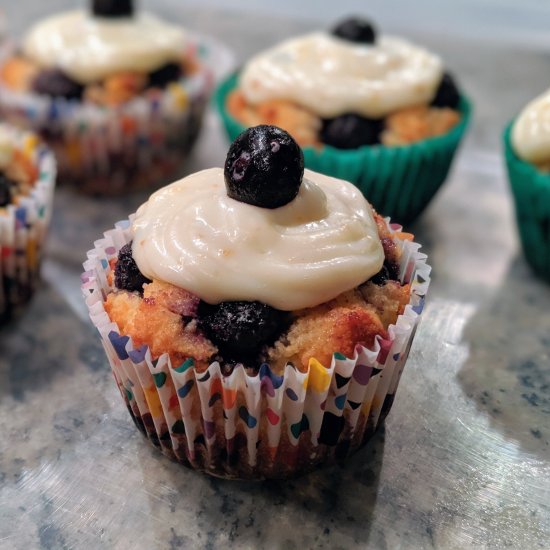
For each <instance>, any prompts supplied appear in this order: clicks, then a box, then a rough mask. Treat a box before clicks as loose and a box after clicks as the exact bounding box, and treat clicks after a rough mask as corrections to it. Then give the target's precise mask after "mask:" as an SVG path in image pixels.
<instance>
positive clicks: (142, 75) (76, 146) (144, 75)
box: [0, 0, 212, 194]
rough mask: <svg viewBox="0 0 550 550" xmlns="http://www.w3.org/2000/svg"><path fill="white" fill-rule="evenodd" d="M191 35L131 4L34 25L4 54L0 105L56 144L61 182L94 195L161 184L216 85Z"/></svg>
mask: <svg viewBox="0 0 550 550" xmlns="http://www.w3.org/2000/svg"><path fill="white" fill-rule="evenodd" d="M206 53H207V52H205V51H203V50H201V49H200V48H198V44H197V43H196V42H195V41H194V39H193V38H192V37H191V36H190V35H189V34H188V33H186V32H185V31H184V30H183V29H182V28H180V27H178V26H175V25H173V24H170V23H167V22H164V21H161V20H160V19H157V18H156V17H154V16H153V15H151V14H148V13H141V12H134V8H133V5H132V2H130V1H127V2H114V1H100V0H96V1H94V2H92V6H91V9H90V11H89V12H85V11H74V12H67V13H61V14H58V15H54V16H51V17H49V18H47V19H45V20H43V21H40V22H39V23H37V24H36V25H35V26H34V27H32V28H31V29H30V30H29V32H28V33H27V34H26V36H25V37H24V39H23V41H22V43H21V45H20V46H19V47H14V46H13V45H12V46H11V47H8V48H5V49H4V51H3V54H2V58H1V59H0V112H1V113H2V115H3V116H4V117H5V118H6V119H7V120H9V121H11V122H13V123H14V124H17V125H19V126H22V127H24V128H28V129H32V130H35V131H37V132H38V133H39V134H41V135H42V136H43V138H44V139H46V140H47V142H48V143H49V145H50V146H51V147H52V149H53V150H54V151H55V154H56V157H57V159H58V163H59V171H60V179H61V180H62V181H70V182H72V183H73V184H74V185H76V186H77V187H78V189H80V190H82V191H85V192H89V193H94V194H119V193H123V192H125V191H127V190H130V189H135V188H140V187H146V186H151V185H155V184H158V183H160V182H161V181H163V180H165V179H166V178H167V177H168V176H170V175H173V174H174V172H175V171H176V170H177V169H178V168H180V167H181V164H182V161H183V159H184V157H185V155H186V153H188V151H189V150H190V148H191V146H192V145H193V143H194V141H195V139H196V137H197V135H198V132H199V129H200V125H201V120H202V116H203V112H204V108H205V106H206V103H207V100H208V97H209V93H210V90H211V87H212V75H211V72H210V69H209V68H208V67H207V66H206V63H205V61H204V59H202V58H201V56H202V55H204V54H206Z"/></svg>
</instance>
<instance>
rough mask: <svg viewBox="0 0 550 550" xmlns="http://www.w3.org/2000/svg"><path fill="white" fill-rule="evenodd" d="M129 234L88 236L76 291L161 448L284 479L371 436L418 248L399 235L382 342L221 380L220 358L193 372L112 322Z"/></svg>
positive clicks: (401, 358) (136, 415)
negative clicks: (114, 283)
mask: <svg viewBox="0 0 550 550" xmlns="http://www.w3.org/2000/svg"><path fill="white" fill-rule="evenodd" d="M390 228H391V230H392V232H396V231H399V229H400V227H399V226H390ZM130 240H132V234H131V228H130V222H129V221H128V220H127V221H124V222H120V223H118V224H117V225H116V226H115V228H114V229H112V230H110V231H107V232H106V233H105V235H104V237H103V238H102V239H100V240H98V241H97V242H95V248H94V249H93V250H90V251H89V252H88V259H87V261H86V262H85V263H84V269H85V272H84V273H83V275H82V292H83V294H84V297H85V300H86V304H87V306H88V308H89V313H90V318H91V319H92V322H93V323H94V325H95V326H96V327H97V329H98V331H99V334H100V336H101V341H102V343H103V347H104V348H105V352H106V353H107V357H108V359H109V363H110V365H111V368H112V370H113V374H114V378H115V380H116V382H117V385H118V388H119V390H120V392H121V395H122V397H123V399H124V401H125V402H126V404H127V406H128V409H129V411H130V414H131V415H132V417H133V419H134V421H135V422H136V425H137V426H138V427H139V428H140V429H141V430H142V431H143V432H144V433H145V434H146V435H147V437H148V438H149V439H150V440H151V442H152V443H153V444H154V445H156V446H158V447H160V449H161V450H162V452H163V453H164V454H166V455H167V456H169V457H170V458H173V459H176V460H178V461H179V462H181V463H183V464H186V465H187V466H190V467H192V468H195V469H197V470H202V471H205V472H207V473H209V474H212V475H216V476H221V477H228V478H248V479H252V478H254V479H262V478H282V477H290V476H294V475H297V474H300V473H303V472H306V471H308V470H310V469H312V468H313V467H315V466H316V465H318V464H321V463H325V462H330V461H333V460H335V459H340V458H344V457H345V456H346V455H347V454H348V453H350V452H352V451H354V450H356V449H357V448H359V447H360V446H361V445H362V444H363V443H364V442H366V441H367V440H368V439H369V437H370V436H371V435H372V434H373V433H374V431H375V430H376V428H377V426H378V425H379V423H380V422H381V421H382V420H383V418H384V417H385V415H386V414H387V413H388V411H389V409H390V407H391V404H392V402H393V398H394V396H395V393H396V390H397V386H398V384H399V379H400V377H401V373H402V372H403V368H404V366H405V362H406V359H407V356H408V354H409V349H410V346H411V343H412V340H413V337H414V334H415V331H416V327H417V325H418V322H419V319H420V314H421V312H422V309H423V307H424V297H425V295H426V292H427V289H428V286H429V282H430V277H429V274H430V267H429V266H428V265H427V264H426V255H425V254H422V253H420V252H419V248H420V245H418V244H416V243H413V242H410V241H402V240H399V239H396V242H397V243H398V246H400V247H401V248H402V254H401V264H400V278H401V280H402V282H410V283H411V296H410V302H409V304H408V305H407V306H406V308H405V311H404V313H403V314H402V315H400V316H399V318H398V320H397V322H396V324H395V325H391V326H390V327H389V329H388V338H387V339H386V340H384V339H382V338H380V337H379V338H377V340H376V342H375V344H374V346H373V347H372V349H367V348H365V347H363V346H361V345H357V346H356V348H355V353H354V355H353V357H349V358H346V357H344V356H343V355H341V354H339V353H337V352H336V351H337V350H335V353H334V354H333V358H332V362H331V364H330V365H329V366H328V368H327V367H325V366H323V365H321V364H320V363H319V362H318V361H316V360H315V359H312V360H310V364H309V368H308V370H307V372H300V371H299V370H298V369H296V368H295V367H294V366H293V365H291V364H288V365H287V366H286V367H285V369H284V373H282V375H278V374H276V373H275V372H274V371H273V370H272V369H271V368H270V366H269V365H268V364H264V365H262V366H261V367H260V369H259V372H258V374H256V375H255V376H249V375H248V374H247V373H246V371H245V369H244V368H243V367H242V366H241V365H237V366H236V367H235V368H234V370H233V372H232V373H231V374H230V375H229V376H223V375H222V372H221V369H220V365H219V363H217V362H214V363H212V364H211V365H210V366H209V367H208V368H207V369H206V371H204V372H197V371H196V370H195V368H194V364H193V361H192V359H188V360H187V361H185V362H184V363H182V364H181V365H172V364H171V362H170V359H169V357H168V355H167V354H164V355H162V356H160V357H159V358H158V359H156V360H153V359H152V357H151V354H150V351H149V349H148V347H147V346H141V347H136V346H134V345H133V343H132V341H131V339H130V338H129V337H128V336H125V335H124V334H121V331H120V330H119V328H118V326H117V325H116V324H115V323H113V322H112V321H111V320H110V318H109V316H108V315H107V313H106V312H105V309H104V306H103V304H104V301H105V299H106V297H107V295H108V293H109V292H110V291H111V290H112V288H111V287H110V285H109V282H108V281H109V280H112V279H113V277H112V276H111V271H112V270H111V266H112V265H113V263H114V262H113V260H115V259H116V258H117V255H118V251H119V250H120V248H121V247H122V246H124V245H125V244H126V243H127V242H129V241H130Z"/></svg>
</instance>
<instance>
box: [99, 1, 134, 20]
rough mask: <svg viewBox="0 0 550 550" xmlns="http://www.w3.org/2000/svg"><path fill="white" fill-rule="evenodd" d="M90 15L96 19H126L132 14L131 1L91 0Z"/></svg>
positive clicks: (132, 3) (132, 6) (132, 4)
mask: <svg viewBox="0 0 550 550" xmlns="http://www.w3.org/2000/svg"><path fill="white" fill-rule="evenodd" d="M92 13H93V14H94V15H95V16H97V17H128V16H131V15H133V13H134V2H133V1H132V0H92Z"/></svg>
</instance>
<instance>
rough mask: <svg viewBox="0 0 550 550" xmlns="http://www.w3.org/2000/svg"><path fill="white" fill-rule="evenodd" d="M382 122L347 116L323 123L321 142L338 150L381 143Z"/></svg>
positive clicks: (351, 115)
mask: <svg viewBox="0 0 550 550" xmlns="http://www.w3.org/2000/svg"><path fill="white" fill-rule="evenodd" d="M382 128H383V123H382V121H381V120H378V119H373V118H365V117H362V116H359V115H354V114H346V115H340V116H338V117H336V118H331V119H328V120H325V121H324V122H323V128H322V130H321V141H322V142H323V143H324V144H325V145H331V146H332V147H336V148H337V149H357V148H358V147H361V146H362V145H375V144H376V143H380V132H381V131H382Z"/></svg>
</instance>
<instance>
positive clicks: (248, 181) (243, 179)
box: [224, 125, 304, 208]
mask: <svg viewBox="0 0 550 550" xmlns="http://www.w3.org/2000/svg"><path fill="white" fill-rule="evenodd" d="M224 176H225V187H226V189H227V194H228V195H229V196H230V197H231V198H232V199H235V200H238V201H240V202H246V203H248V204H252V205H254V206H260V207H262V208H278V207H279V206H283V205H285V204H287V203H289V202H290V201H291V200H292V199H294V197H296V195H297V194H298V191H299V189H300V185H301V183H302V178H303V176H304V155H303V153H302V150H301V149H300V147H299V146H298V144H297V143H296V142H295V141H294V139H293V138H292V136H291V135H290V134H288V133H287V132H285V131H284V130H281V128H277V126H267V125H261V126H254V127H252V128H248V129H247V130H245V131H244V132H243V133H242V134H240V135H238V136H237V138H236V139H235V141H234V142H233V143H232V144H231V147H230V148H229V152H228V153H227V158H226V160H225V169H224Z"/></svg>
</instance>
